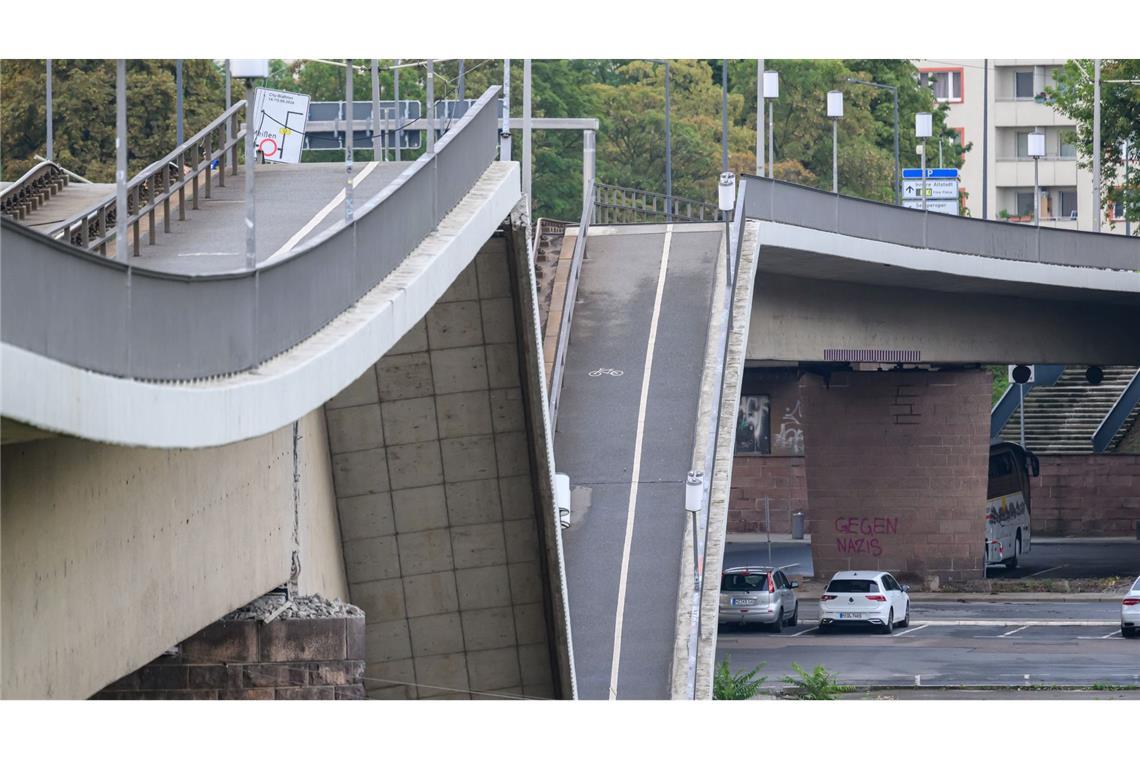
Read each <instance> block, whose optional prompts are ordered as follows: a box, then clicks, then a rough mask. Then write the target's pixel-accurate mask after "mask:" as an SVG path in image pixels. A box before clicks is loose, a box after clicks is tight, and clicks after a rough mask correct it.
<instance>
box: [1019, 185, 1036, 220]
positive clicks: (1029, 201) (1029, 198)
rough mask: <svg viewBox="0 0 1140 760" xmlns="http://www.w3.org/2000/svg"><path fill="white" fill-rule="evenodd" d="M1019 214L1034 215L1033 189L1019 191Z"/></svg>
mask: <svg viewBox="0 0 1140 760" xmlns="http://www.w3.org/2000/svg"><path fill="white" fill-rule="evenodd" d="M1017 215H1018V216H1032V215H1033V191H1032V190H1030V191H1028V192H1020V191H1019V192H1018V193H1017Z"/></svg>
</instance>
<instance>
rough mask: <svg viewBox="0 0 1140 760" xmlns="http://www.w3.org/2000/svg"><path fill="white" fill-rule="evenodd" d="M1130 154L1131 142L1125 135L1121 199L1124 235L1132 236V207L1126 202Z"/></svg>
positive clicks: (1128, 193)
mask: <svg viewBox="0 0 1140 760" xmlns="http://www.w3.org/2000/svg"><path fill="white" fill-rule="evenodd" d="M1131 156H1132V142H1131V141H1130V140H1129V139H1128V138H1127V137H1126V138H1124V197H1123V201H1124V235H1125V236H1126V237H1131V236H1132V218H1131V217H1130V216H1128V212H1129V210H1131V208H1132V206H1131V204H1130V203H1129V202H1128V200H1129V196H1130V195H1131V193H1130V192H1129V190H1130V187H1129V185H1128V176H1129V174H1128V170H1129V168H1130V166H1129V164H1130V159H1131Z"/></svg>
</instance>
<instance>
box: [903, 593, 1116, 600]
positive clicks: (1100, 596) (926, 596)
mask: <svg viewBox="0 0 1140 760" xmlns="http://www.w3.org/2000/svg"><path fill="white" fill-rule="evenodd" d="M910 598H911V601H914V602H1119V601H1120V600H1121V599H1122V598H1123V594H1118V593H1112V594H1107V593H1103V592H1100V591H1087V592H1068V591H1066V592H1055V591H994V592H987V591H969V592H959V593H955V592H953V591H918V592H915V593H912V594H911V595H910Z"/></svg>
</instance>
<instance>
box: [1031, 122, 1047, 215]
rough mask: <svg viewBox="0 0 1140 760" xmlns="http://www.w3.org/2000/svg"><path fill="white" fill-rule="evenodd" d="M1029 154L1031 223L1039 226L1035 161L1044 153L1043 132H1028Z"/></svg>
mask: <svg viewBox="0 0 1140 760" xmlns="http://www.w3.org/2000/svg"><path fill="white" fill-rule="evenodd" d="M1028 137H1029V140H1028V142H1029V146H1028V147H1029V155H1030V156H1032V157H1033V224H1034V226H1036V227H1040V226H1041V185H1040V182H1039V181H1038V180H1039V175H1038V174H1037V162H1038V161H1039V160H1040V158H1041V157H1042V156H1044V155H1045V133H1044V132H1030V133H1029V135H1028Z"/></svg>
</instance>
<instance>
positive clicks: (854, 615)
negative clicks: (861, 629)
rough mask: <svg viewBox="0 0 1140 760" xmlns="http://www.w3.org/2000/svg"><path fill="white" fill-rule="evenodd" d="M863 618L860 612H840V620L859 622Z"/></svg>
mask: <svg viewBox="0 0 1140 760" xmlns="http://www.w3.org/2000/svg"><path fill="white" fill-rule="evenodd" d="M862 617H863V613H862V612H840V613H839V619H840V620H860V619H862Z"/></svg>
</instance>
